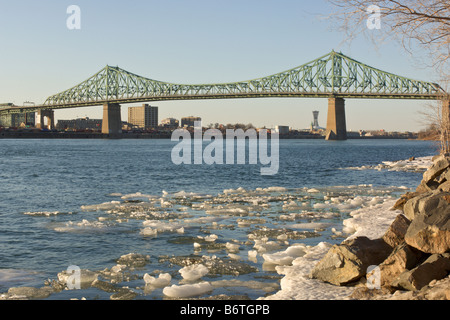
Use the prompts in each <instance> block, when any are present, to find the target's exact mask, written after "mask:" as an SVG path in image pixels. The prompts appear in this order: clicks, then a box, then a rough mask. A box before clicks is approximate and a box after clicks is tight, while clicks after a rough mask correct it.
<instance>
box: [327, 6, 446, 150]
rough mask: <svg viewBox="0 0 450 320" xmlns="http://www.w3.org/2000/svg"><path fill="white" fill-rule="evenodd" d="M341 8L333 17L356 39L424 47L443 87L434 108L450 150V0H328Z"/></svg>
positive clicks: (426, 61) (442, 140)
mask: <svg viewBox="0 0 450 320" xmlns="http://www.w3.org/2000/svg"><path fill="white" fill-rule="evenodd" d="M328 1H329V2H330V3H331V4H332V5H334V7H335V8H336V10H337V11H334V13H333V14H331V16H330V17H329V18H331V19H332V20H334V21H336V22H338V28H339V30H341V31H344V32H345V33H346V35H347V40H352V39H353V38H354V37H355V36H356V35H358V34H364V35H366V36H368V37H369V38H371V39H372V41H373V42H374V43H376V44H379V43H381V42H382V41H384V40H386V39H389V38H392V39H394V40H396V41H398V42H400V43H401V44H402V46H403V48H404V49H405V50H406V51H408V52H410V53H411V52H413V51H415V49H416V48H421V49H423V50H424V52H426V53H427V57H426V58H425V57H424V59H422V63H423V64H424V65H428V66H433V68H434V70H436V76H437V79H436V81H437V82H438V83H439V84H440V86H441V87H442V88H443V90H442V97H441V98H440V99H441V100H440V101H439V102H438V103H437V104H436V105H435V106H434V107H433V108H434V115H433V116H430V118H429V119H430V120H432V121H435V123H436V125H437V127H438V128H439V134H440V144H441V152H442V153H445V152H449V151H450V110H449V103H448V101H449V99H450V95H449V94H448V93H447V92H449V89H450V68H449V65H450V1H449V0H328Z"/></svg>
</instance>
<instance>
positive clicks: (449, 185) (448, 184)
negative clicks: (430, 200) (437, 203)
mask: <svg viewBox="0 0 450 320" xmlns="http://www.w3.org/2000/svg"><path fill="white" fill-rule="evenodd" d="M438 190H439V191H444V192H450V179H449V180H447V181H445V182H444V183H442V184H440V185H439V187H438Z"/></svg>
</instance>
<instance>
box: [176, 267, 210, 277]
mask: <svg viewBox="0 0 450 320" xmlns="http://www.w3.org/2000/svg"><path fill="white" fill-rule="evenodd" d="M179 272H180V274H181V276H182V277H183V279H185V280H187V281H196V280H198V279H200V278H201V277H203V276H204V275H206V274H207V273H208V272H209V270H208V268H207V267H206V266H204V265H203V264H193V265H190V266H186V267H184V268H181V269H180V270H179Z"/></svg>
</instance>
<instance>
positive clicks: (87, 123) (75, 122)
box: [56, 117, 102, 130]
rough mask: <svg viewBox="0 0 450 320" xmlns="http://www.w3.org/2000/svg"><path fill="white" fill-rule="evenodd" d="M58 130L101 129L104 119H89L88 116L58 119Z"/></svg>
mask: <svg viewBox="0 0 450 320" xmlns="http://www.w3.org/2000/svg"><path fill="white" fill-rule="evenodd" d="M56 129H58V130H101V129H102V119H89V118H88V117H85V118H79V119H72V120H58V123H57V124H56Z"/></svg>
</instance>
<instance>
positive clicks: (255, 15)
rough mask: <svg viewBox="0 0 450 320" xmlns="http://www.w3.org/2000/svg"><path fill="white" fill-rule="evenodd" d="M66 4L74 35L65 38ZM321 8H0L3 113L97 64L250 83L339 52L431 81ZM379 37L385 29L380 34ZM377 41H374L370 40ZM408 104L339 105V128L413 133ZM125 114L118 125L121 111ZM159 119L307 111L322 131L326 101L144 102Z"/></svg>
mask: <svg viewBox="0 0 450 320" xmlns="http://www.w3.org/2000/svg"><path fill="white" fill-rule="evenodd" d="M70 5H77V6H78V7H79V8H80V29H69V28H68V27H67V20H68V19H70V17H71V13H67V8H68V7H69V6H70ZM334 11H335V8H333V7H332V6H331V5H330V3H329V2H327V1H326V0H314V1H309V0H308V1H304V0H276V1H275V0H239V1H238V0H228V1H217V0H190V1H187V0H133V1H116V0H108V1H106V0H71V1H66V0H58V1H55V0H40V1H36V0H15V1H5V0H0V44H1V50H0V73H1V77H0V88H1V89H0V103H4V102H13V103H15V104H16V105H23V103H24V102H25V101H31V102H34V103H36V104H41V103H43V102H44V101H45V99H46V98H47V97H48V96H51V95H53V94H56V93H59V92H61V91H64V90H66V89H69V88H71V87H73V86H75V85H77V84H78V83H80V82H82V81H84V80H86V79H87V78H89V77H90V76H92V75H93V74H95V73H97V72H98V71H100V70H101V69H102V68H104V67H105V66H106V65H111V66H119V67H121V68H123V69H125V70H128V71H130V72H132V73H135V74H138V75H141V76H143V77H146V78H150V79H155V80H161V81H167V82H173V83H183V84H195V83H221V82H236V81H244V80H249V79H254V78H259V77H263V76H267V75H271V74H274V73H278V72H281V71H284V70H287V69H291V68H294V67H297V66H300V65H302V64H304V63H307V62H309V61H312V60H314V59H316V58H318V57H320V56H322V55H325V54H327V53H329V52H330V51H331V50H335V51H341V52H342V53H344V54H345V55H347V56H350V57H352V58H354V59H356V60H358V61H361V62H363V63H366V64H368V65H370V66H373V67H375V68H378V69H381V70H385V71H388V72H391V73H394V74H398V75H402V76H405V77H408V78H412V79H417V80H424V81H431V82H435V81H436V79H435V75H434V71H433V69H432V68H430V67H424V66H423V65H422V64H421V63H420V62H418V61H420V60H421V59H422V58H423V57H424V56H425V54H424V53H422V52H420V50H417V51H415V52H414V55H413V56H412V55H410V54H408V53H407V52H406V51H405V50H404V49H403V48H402V47H401V46H400V45H399V44H397V43H395V42H380V43H373V42H372V41H371V40H369V39H366V38H365V37H363V36H360V37H356V38H355V39H354V40H353V41H351V42H349V41H346V36H345V35H344V34H343V33H341V32H339V31H338V30H336V28H335V26H333V24H332V23H331V22H330V20H329V19H327V17H328V16H329V15H330V13H332V12H334ZM381 27H383V26H382V25H381ZM374 32H376V31H374ZM428 103H429V102H425V101H414V100H361V99H347V100H346V118H347V129H348V130H353V131H357V130H360V129H364V130H376V129H384V130H388V131H418V130H421V129H423V128H424V126H425V124H424V121H423V116H422V115H421V113H420V112H421V110H424V109H426V108H427V107H426V105H427V104H428ZM141 104H142V103H138V104H126V105H122V120H127V118H128V113H127V109H128V107H130V106H135V105H141ZM151 105H154V106H158V107H159V119H160V120H161V119H164V118H167V117H174V118H178V119H180V118H181V117H184V116H191V115H192V116H200V117H202V120H203V125H207V124H209V123H216V122H218V123H223V124H227V123H252V124H253V125H255V126H257V127H262V126H266V127H274V126H276V125H288V126H291V127H293V128H295V129H302V128H308V127H309V126H310V124H311V121H312V120H313V115H312V111H314V110H318V111H319V125H321V126H323V127H325V126H326V113H327V105H328V101H327V99H326V98H321V99H319V98H316V99H313V98H264V99H233V100H206V101H197V100H192V101H164V102H152V103H151ZM85 116H88V117H90V118H102V107H101V106H97V107H84V108H76V109H64V110H56V111H55V117H56V119H57V120H58V119H74V118H78V117H85Z"/></svg>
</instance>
